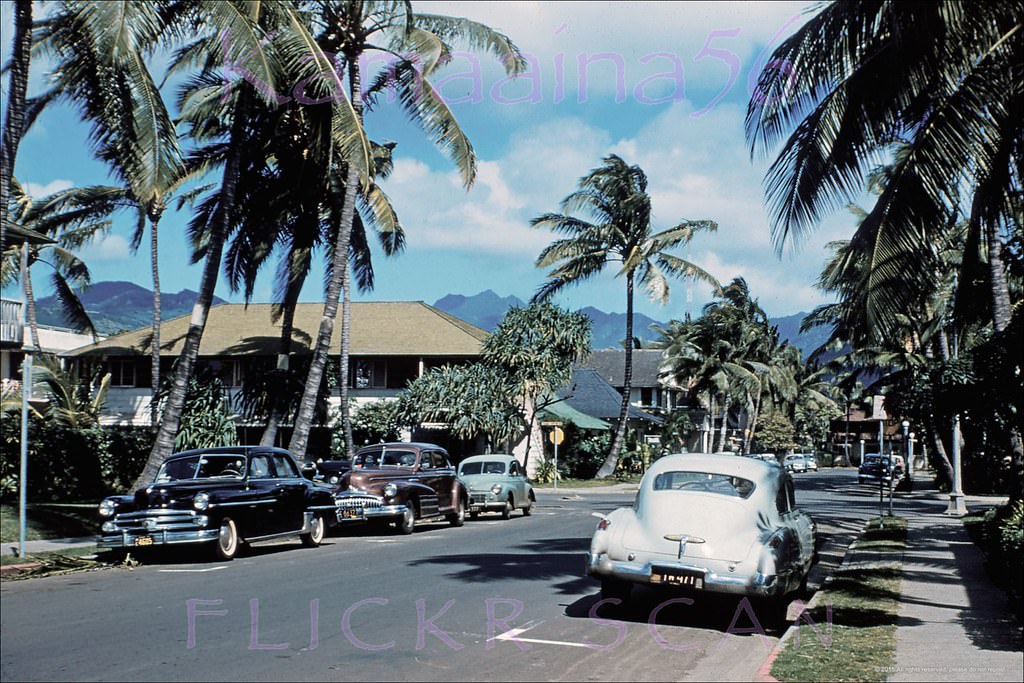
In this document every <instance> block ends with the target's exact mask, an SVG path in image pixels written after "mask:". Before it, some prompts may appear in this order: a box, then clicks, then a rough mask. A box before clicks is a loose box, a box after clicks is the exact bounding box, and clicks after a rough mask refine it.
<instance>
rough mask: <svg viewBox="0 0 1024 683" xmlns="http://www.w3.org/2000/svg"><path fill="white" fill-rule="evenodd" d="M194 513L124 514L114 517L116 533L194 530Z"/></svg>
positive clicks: (149, 511)
mask: <svg viewBox="0 0 1024 683" xmlns="http://www.w3.org/2000/svg"><path fill="white" fill-rule="evenodd" d="M195 518H196V513H195V512H193V511H192V510H164V509H150V510H139V511H138V512H125V513H122V514H119V515H117V516H116V517H114V519H113V522H114V525H115V526H116V528H117V531H130V532H140V531H141V532H147V531H165V530H166V531H175V530H179V529H195V528H196V527H197V526H198V525H197V524H196V521H195Z"/></svg>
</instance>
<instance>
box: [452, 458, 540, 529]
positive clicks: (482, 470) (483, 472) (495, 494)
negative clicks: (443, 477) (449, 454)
mask: <svg viewBox="0 0 1024 683" xmlns="http://www.w3.org/2000/svg"><path fill="white" fill-rule="evenodd" d="M459 479H461V480H462V483H463V484H464V485H465V487H466V490H467V491H468V492H469V516H470V517H474V518H475V517H477V516H478V515H479V514H480V513H481V512H500V513H501V517H502V519H508V518H509V517H510V516H511V515H512V511H513V510H517V509H518V510H522V511H523V516H526V515H529V514H530V513H531V512H532V511H533V504H534V503H535V502H536V501H537V498H536V497H535V496H534V493H533V486H532V485H531V484H530V482H528V481H527V480H526V474H525V473H524V472H523V468H522V466H521V465H520V464H519V462H518V461H517V460H516V459H515V458H514V457H513V456H511V455H494V454H492V455H473V456H470V457H468V458H466V459H465V460H463V461H462V462H461V463H459Z"/></svg>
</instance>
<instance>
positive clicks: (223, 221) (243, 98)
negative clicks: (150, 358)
mask: <svg viewBox="0 0 1024 683" xmlns="http://www.w3.org/2000/svg"><path fill="white" fill-rule="evenodd" d="M250 88H251V86H249V85H248V84H247V83H243V84H242V85H241V86H240V88H239V93H238V100H237V102H236V103H235V110H234V116H233V118H232V122H231V134H230V139H229V142H228V154H227V160H226V162H225V164H224V175H223V179H222V180H221V187H220V201H219V207H218V211H217V216H216V218H215V219H214V221H213V225H212V226H211V230H210V237H209V243H208V245H207V250H206V261H205V262H204V264H203V274H202V278H201V280H200V284H199V295H198V297H196V303H195V305H194V306H193V307H192V320H191V321H190V322H189V326H188V332H187V333H186V334H185V344H184V346H183V347H182V349H181V355H180V356H179V357H178V364H177V366H176V367H175V370H174V379H173V381H172V384H171V391H170V394H169V395H168V396H167V403H166V405H165V407H164V411H163V419H161V420H160V428H159V429H158V430H157V434H156V439H155V441H154V443H153V450H151V451H150V453H149V459H148V460H147V461H146V464H145V466H144V467H143V468H142V472H141V473H140V474H139V476H138V478H137V479H136V480H135V484H134V485H133V487H132V488H135V489H137V488H141V487H142V486H145V485H147V484H148V483H149V482H151V481H153V478H154V477H155V476H156V473H157V471H158V470H159V469H160V465H161V464H163V461H164V460H166V459H167V456H169V455H170V454H171V453H172V452H173V451H174V437H175V436H177V433H178V427H179V425H180V424H181V414H182V410H183V409H184V407H185V394H186V392H187V390H188V382H189V380H190V379H191V378H192V371H193V368H194V367H195V362H196V357H197V356H198V355H199V342H200V341H202V338H203V331H204V330H205V329H206V317H207V315H208V314H209V312H210V304H211V303H212V302H213V293H214V290H215V289H216V287H217V275H218V273H219V272H220V261H221V254H222V253H223V251H224V241H225V238H226V236H227V234H228V227H229V225H230V222H231V217H232V214H233V213H234V208H235V197H236V194H237V189H238V178H239V175H240V170H241V163H242V150H243V148H244V146H245V144H246V138H245V129H246V125H247V123H248V118H249V109H250V101H251V97H252V93H251V90H250Z"/></svg>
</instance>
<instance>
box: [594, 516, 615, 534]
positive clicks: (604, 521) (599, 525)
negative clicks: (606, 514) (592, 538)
mask: <svg viewBox="0 0 1024 683" xmlns="http://www.w3.org/2000/svg"><path fill="white" fill-rule="evenodd" d="M611 525H612V523H611V522H609V521H608V519H607V518H605V519H602V520H601V521H600V522H598V523H597V530H598V531H604V530H605V529H607V528H608V527H610V526H611Z"/></svg>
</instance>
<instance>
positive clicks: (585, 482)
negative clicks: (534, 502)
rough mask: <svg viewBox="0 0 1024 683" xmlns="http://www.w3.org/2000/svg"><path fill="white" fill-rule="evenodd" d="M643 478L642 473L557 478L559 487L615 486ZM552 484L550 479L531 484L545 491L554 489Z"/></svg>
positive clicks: (633, 482) (638, 481) (635, 482)
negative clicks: (617, 475) (589, 477)
mask: <svg viewBox="0 0 1024 683" xmlns="http://www.w3.org/2000/svg"><path fill="white" fill-rule="evenodd" d="M642 478H643V475H642V474H632V475H628V476H625V477H622V478H619V477H614V478H610V479H564V478H562V477H559V478H558V488H559V489H591V488H595V487H598V486H615V485H616V484H638V483H640V480H641V479H642ZM554 486H555V485H554V484H552V483H551V482H550V481H549V482H546V483H544V484H537V483H535V484H534V485H533V488H535V489H543V490H545V491H547V490H550V489H554Z"/></svg>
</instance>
